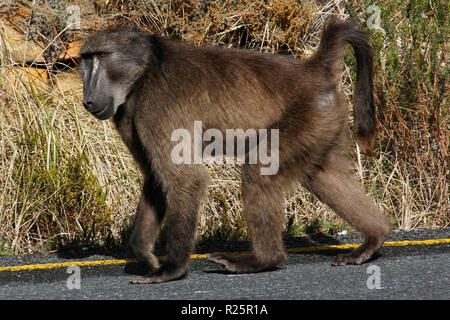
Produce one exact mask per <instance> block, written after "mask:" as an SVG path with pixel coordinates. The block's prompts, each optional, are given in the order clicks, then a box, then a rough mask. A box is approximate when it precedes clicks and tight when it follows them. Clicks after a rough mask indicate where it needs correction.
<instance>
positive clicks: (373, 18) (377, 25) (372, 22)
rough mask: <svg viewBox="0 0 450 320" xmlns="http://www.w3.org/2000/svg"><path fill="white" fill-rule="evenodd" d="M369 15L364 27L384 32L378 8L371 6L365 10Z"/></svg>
mask: <svg viewBox="0 0 450 320" xmlns="http://www.w3.org/2000/svg"><path fill="white" fill-rule="evenodd" d="M366 12H367V13H368V14H370V16H369V18H367V21H366V25H367V28H369V29H372V30H373V29H375V30H379V31H381V32H384V29H383V28H382V27H381V10H380V7H378V6H377V5H375V4H373V5H371V6H369V7H368V8H367V11H366Z"/></svg>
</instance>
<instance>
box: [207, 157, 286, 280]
mask: <svg viewBox="0 0 450 320" xmlns="http://www.w3.org/2000/svg"><path fill="white" fill-rule="evenodd" d="M280 178H281V176H280V173H278V174H277V175H274V176H261V175H260V172H259V167H258V166H250V165H244V167H243V169H242V195H243V198H244V199H243V200H244V214H245V219H246V222H247V226H248V229H249V232H250V238H251V241H252V253H251V254H246V255H240V256H230V255H226V254H222V253H213V254H209V255H208V259H209V260H211V261H213V262H217V263H220V264H222V265H224V266H225V268H226V269H227V270H229V271H231V272H236V273H251V272H259V271H263V270H268V269H271V268H274V267H275V266H276V265H278V264H279V263H281V262H282V261H284V260H285V259H286V253H285V251H284V248H283V242H282V231H283V228H284V219H283V199H284V197H283V193H282V191H281V187H280V186H277V182H279V180H280Z"/></svg>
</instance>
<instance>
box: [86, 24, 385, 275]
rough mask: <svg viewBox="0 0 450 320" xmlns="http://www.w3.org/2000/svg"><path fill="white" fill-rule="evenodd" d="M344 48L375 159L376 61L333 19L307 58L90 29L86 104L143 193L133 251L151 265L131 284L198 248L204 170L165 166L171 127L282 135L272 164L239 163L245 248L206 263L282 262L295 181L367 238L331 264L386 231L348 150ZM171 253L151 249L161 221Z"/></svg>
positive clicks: (350, 259) (362, 41)
mask: <svg viewBox="0 0 450 320" xmlns="http://www.w3.org/2000/svg"><path fill="white" fill-rule="evenodd" d="M346 43H349V44H350V45H351V46H352V47H353V49H354V53H355V56H356V62H357V66H356V67H357V70H356V72H357V80H356V87H355V92H354V97H353V112H354V133H355V137H356V140H357V143H358V145H359V146H360V148H361V150H362V151H363V152H364V153H366V154H369V155H370V154H372V152H373V149H374V145H375V136H376V121H377V120H376V110H375V107H374V102H373V93H372V90H373V88H372V87H373V84H372V56H371V48H370V45H369V43H368V40H367V36H366V34H365V33H364V32H363V31H361V30H360V29H359V28H358V26H357V25H356V24H354V23H353V22H350V21H345V20H340V19H337V18H333V19H330V20H329V21H328V22H327V23H326V25H325V28H324V31H323V33H322V37H321V41H320V45H319V47H318V50H317V51H316V52H315V53H314V54H313V55H312V56H311V57H310V58H308V59H304V60H301V59H296V58H293V57H287V56H281V55H273V54H268V53H261V52H256V51H252V50H242V49H225V48H219V47H212V46H204V47H196V46H193V45H189V44H186V43H182V42H181V41H176V40H170V39H166V38H164V37H160V36H158V35H155V34H151V33H147V32H144V31H140V30H137V29H136V28H132V27H123V26H122V27H115V28H111V29H108V30H105V31H102V32H99V33H97V34H95V35H92V36H90V37H89V38H88V39H87V40H86V41H85V43H84V45H83V47H82V49H81V52H80V53H81V57H82V63H81V66H80V76H81V78H82V80H83V86H84V88H83V105H84V107H85V108H86V109H87V111H89V112H90V113H91V114H92V115H94V116H95V117H96V118H98V119H100V120H105V119H109V118H112V120H113V123H114V124H115V127H116V128H117V130H118V131H119V133H120V135H121V137H122V138H123V140H124V142H125V144H126V145H127V146H128V148H129V150H130V151H131V153H132V155H133V157H134V159H135V161H136V162H137V163H138V165H139V167H140V170H141V171H142V173H143V177H144V183H143V191H142V195H141V197H140V201H139V204H138V208H137V213H136V218H135V223H134V227H133V230H132V233H131V239H130V244H131V248H132V250H133V252H134V254H135V256H136V257H137V259H138V260H140V261H142V262H143V263H144V264H146V266H147V267H148V268H149V269H150V271H151V272H150V273H149V275H148V276H145V277H140V278H136V279H134V280H132V282H133V283H154V282H164V281H169V280H174V279H178V278H180V277H182V276H183V275H184V274H185V273H186V270H187V267H188V264H189V260H190V256H191V253H192V251H193V248H194V243H195V234H196V228H197V221H198V213H199V208H200V204H201V201H202V199H204V198H205V196H206V194H207V187H208V182H209V175H208V173H207V171H206V168H205V167H204V165H203V164H175V163H173V161H171V157H170V154H171V150H172V148H173V147H174V143H175V142H174V141H172V140H171V133H172V132H173V131H174V130H175V129H178V128H185V129H187V130H191V131H192V127H193V125H192V124H193V123H194V121H201V123H202V126H203V129H205V130H207V129H208V128H216V129H218V130H221V131H224V130H226V129H227V128H242V129H243V130H247V129H250V128H267V129H278V130H279V159H278V161H279V170H278V172H277V173H276V174H273V175H261V174H260V167H261V165H262V164H261V163H257V164H243V166H242V174H241V175H242V176H241V178H242V195H243V201H244V215H245V220H246V223H247V226H248V229H249V233H250V238H251V242H252V252H251V253H250V254H248V255H242V256H228V255H226V254H222V253H220V254H218V253H215V254H210V255H209V256H208V258H209V259H210V260H212V261H214V262H217V263H220V264H222V265H223V266H224V267H225V268H226V269H227V270H229V271H231V272H236V273H250V272H259V271H264V270H268V269H271V268H273V267H274V266H276V265H278V264H279V263H281V262H282V261H283V260H284V259H285V258H286V253H285V250H284V248H283V243H282V231H283V227H284V217H283V199H284V193H285V192H288V191H289V190H290V189H291V188H293V186H295V182H300V183H301V184H302V185H303V186H304V187H306V188H307V189H308V190H309V191H311V192H312V193H313V194H314V195H316V196H317V198H318V199H320V200H321V201H322V202H324V203H326V204H327V205H328V206H329V207H331V208H332V209H333V210H334V211H335V212H336V213H337V214H339V215H340V216H341V217H343V218H344V219H345V220H346V221H347V222H348V223H350V224H351V225H352V226H353V227H355V228H356V229H357V230H358V231H360V232H361V233H362V234H363V235H364V242H363V243H362V245H361V246H360V247H359V248H357V249H356V250H355V251H354V252H351V253H348V254H340V255H338V256H337V257H336V259H335V260H334V262H333V264H334V265H345V264H361V263H363V262H365V261H366V260H368V259H369V258H370V257H371V256H372V254H373V253H374V252H375V251H377V250H378V249H379V248H380V247H381V245H382V244H383V242H384V241H385V239H386V238H387V236H388V234H389V231H390V227H389V223H388V221H387V219H386V218H385V217H384V215H383V214H382V213H381V212H380V211H379V209H378V208H377V207H376V206H375V205H374V204H373V203H372V201H371V200H370V199H369V198H368V197H367V196H366V194H365V192H364V191H363V189H362V188H361V187H360V186H359V183H358V182H357V181H355V179H354V178H353V173H352V165H351V160H350V157H349V152H350V150H349V148H350V142H349V140H348V137H349V132H348V127H347V125H348V124H347V104H346V103H345V99H344V97H343V95H342V94H341V93H340V92H339V89H338V76H337V73H338V70H339V62H340V60H341V58H342V56H343V55H344V46H345V44H346ZM163 220H164V221H165V224H166V225H167V228H168V237H167V238H168V239H167V245H168V253H167V257H166V260H165V261H164V262H163V263H162V265H161V266H160V265H159V261H158V259H157V257H156V256H155V255H154V254H153V253H152V250H153V247H154V243H155V240H156V239H157V236H158V232H159V229H160V227H161V223H162V222H163Z"/></svg>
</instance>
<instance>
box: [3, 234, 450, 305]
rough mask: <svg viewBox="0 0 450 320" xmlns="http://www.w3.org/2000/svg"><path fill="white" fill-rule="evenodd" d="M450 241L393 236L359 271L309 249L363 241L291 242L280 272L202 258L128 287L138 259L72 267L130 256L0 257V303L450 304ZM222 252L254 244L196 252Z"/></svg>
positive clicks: (324, 238)
mask: <svg viewBox="0 0 450 320" xmlns="http://www.w3.org/2000/svg"><path fill="white" fill-rule="evenodd" d="M429 239H447V240H446V241H441V243H437V244H436V243H435V244H432V243H431V242H426V241H425V242H424V241H423V240H429ZM449 239H450V229H449V228H447V229H440V230H417V231H411V232H395V233H393V234H392V236H391V237H390V238H389V239H388V241H390V242H392V241H396V242H394V245H391V246H386V247H383V248H382V249H381V250H380V254H379V256H377V257H376V258H375V259H373V260H372V261H369V262H367V263H365V264H363V265H359V266H341V267H334V266H332V265H331V261H332V259H333V256H334V255H335V254H337V253H340V252H344V251H343V250H341V249H335V248H330V249H327V250H319V249H304V248H308V247H311V246H323V245H338V244H345V243H358V242H359V241H360V238H359V237H358V236H337V237H328V236H321V235H315V236H310V237H302V238H291V239H286V241H285V245H286V247H287V248H290V251H291V252H290V253H289V256H288V259H287V261H286V262H284V263H283V264H281V265H280V266H279V267H278V268H277V269H276V270H273V271H269V272H262V273H257V274H239V275H236V274H229V273H227V272H225V271H224V269H223V268H222V267H221V266H219V265H216V264H214V263H212V262H209V261H207V260H206V259H204V258H197V259H193V260H192V263H191V267H190V270H189V273H188V275H187V276H186V277H184V278H183V279H181V280H177V281H172V282H168V283H161V284H151V285H133V284H129V280H130V279H131V278H133V277H134V276H136V275H140V274H143V273H144V272H145V270H144V269H143V268H142V266H141V265H140V264H138V263H133V262H128V263H117V264H109V265H97V266H81V267H75V271H73V270H72V269H69V270H68V268H69V267H68V264H71V263H76V262H79V261H104V260H111V259H121V258H124V257H129V256H127V255H128V253H126V252H115V253H110V254H105V253H103V254H101V255H100V254H98V253H92V252H82V254H81V255H80V254H72V255H68V254H67V253H64V254H63V253H58V254H47V255H20V256H6V257H0V270H1V271H0V299H8V300H10V299H11V300H23V299H26V300H28V299H46V300H47V299H49V300H67V299H77V300H78V299H82V300H84V299H87V300H96V299H108V300H109V299H176V300H178V299H180V300H191V299H193V300H204V299H207V300H208V299H219V300H261V299H263V300H285V299H286V300H292V299H294V300H304V299H376V300H378V299H381V300H386V299H389V300H391V299H394V300H397V299H433V300H435V299H437V300H450V272H449V270H450V240H449ZM402 241H403V242H402ZM405 241H409V242H405ZM411 241H416V243H415V244H414V243H411ZM396 243H397V245H395V244H396ZM408 243H409V244H408ZM405 244H406V245H405ZM292 248H301V249H298V250H297V249H292ZM322 249H323V248H322ZM224 250H226V251H245V250H248V243H246V242H234V243H215V244H211V245H208V246H204V247H200V248H198V250H197V252H200V253H204V252H212V251H224ZM309 250H311V251H309ZM294 251H298V252H294ZM60 262H63V263H66V265H64V266H63V267H57V268H51V269H30V270H21V271H13V270H11V268H9V269H8V268H5V267H11V266H30V265H31V266H36V264H48V263H60ZM26 268H27V267H26ZM68 271H70V272H71V273H68ZM78 280H79V281H78ZM186 306H187V305H186ZM205 310H206V309H205ZM255 310H256V309H255ZM255 310H253V311H255ZM189 311H190V312H193V311H192V310H189ZM221 311H224V310H221ZM260 311H261V310H260ZM180 312H181V311H180ZM194 312H195V311H194ZM205 312H206V311H205ZM216 312H218V311H217V310H216Z"/></svg>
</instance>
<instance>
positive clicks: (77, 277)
mask: <svg viewBox="0 0 450 320" xmlns="http://www.w3.org/2000/svg"><path fill="white" fill-rule="evenodd" d="M66 272H67V273H69V274H71V275H70V276H69V277H68V278H67V281H66V287H67V289H69V290H73V289H78V290H79V289H81V270H80V267H79V266H70V267H68V268H67V271H66Z"/></svg>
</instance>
